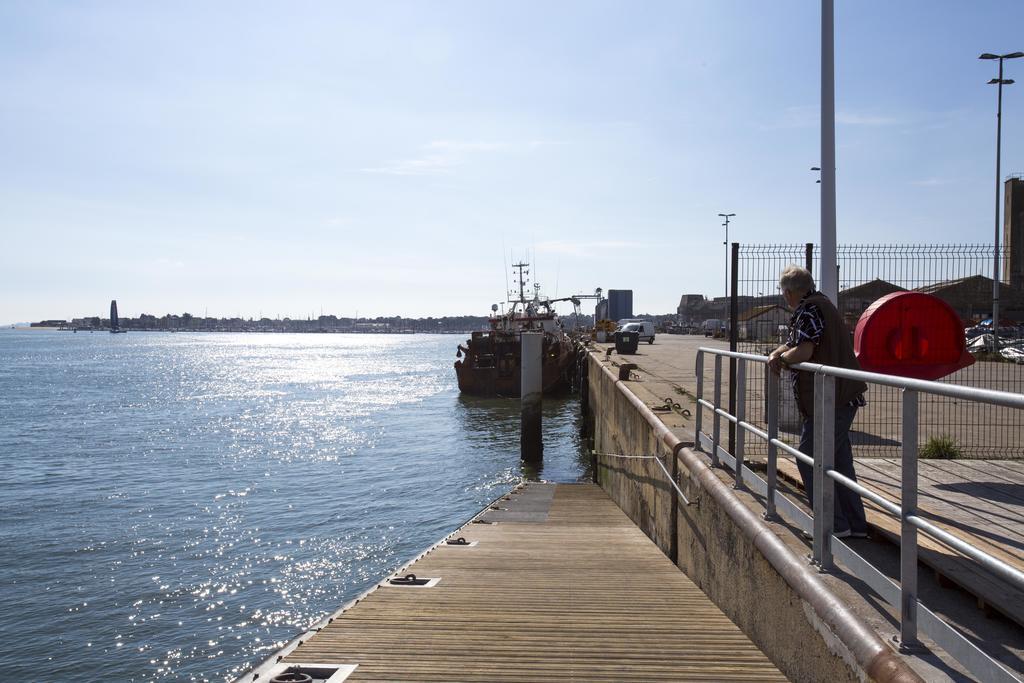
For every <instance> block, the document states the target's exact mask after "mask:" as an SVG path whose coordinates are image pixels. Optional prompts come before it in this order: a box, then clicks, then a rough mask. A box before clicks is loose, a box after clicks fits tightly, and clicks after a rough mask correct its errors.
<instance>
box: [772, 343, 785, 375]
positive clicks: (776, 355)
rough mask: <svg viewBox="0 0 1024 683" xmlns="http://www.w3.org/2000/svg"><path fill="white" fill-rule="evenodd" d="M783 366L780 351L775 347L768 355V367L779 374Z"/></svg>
mask: <svg viewBox="0 0 1024 683" xmlns="http://www.w3.org/2000/svg"><path fill="white" fill-rule="evenodd" d="M784 366H785V363H784V362H783V361H782V352H781V351H779V350H778V349H775V350H774V351H772V352H771V355H769V356H768V369H769V370H771V371H772V372H774V373H775V374H776V375H779V374H781V373H782V368H783V367H784Z"/></svg>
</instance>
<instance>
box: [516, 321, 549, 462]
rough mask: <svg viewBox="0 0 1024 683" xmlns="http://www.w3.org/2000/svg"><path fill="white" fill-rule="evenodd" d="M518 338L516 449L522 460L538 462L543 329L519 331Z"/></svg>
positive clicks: (541, 449) (540, 445)
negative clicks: (518, 413)
mask: <svg viewBox="0 0 1024 683" xmlns="http://www.w3.org/2000/svg"><path fill="white" fill-rule="evenodd" d="M520 339H521V342H520V345H519V349H520V353H519V358H520V363H521V370H520V372H521V374H520V384H519V395H520V401H521V406H520V410H521V419H520V425H521V433H520V439H519V444H520V452H521V456H522V459H523V460H525V461H527V462H539V461H540V460H541V458H542V457H543V454H544V442H543V440H542V438H541V406H542V399H541V396H542V393H543V374H544V372H543V365H544V357H543V349H544V333H543V332H523V333H522V335H521V337H520Z"/></svg>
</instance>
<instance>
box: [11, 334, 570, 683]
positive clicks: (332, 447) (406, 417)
mask: <svg viewBox="0 0 1024 683" xmlns="http://www.w3.org/2000/svg"><path fill="white" fill-rule="evenodd" d="M458 341H461V337H456V336H421V335H252V334H249V335H246V334H168V333H129V334H126V335H111V334H109V333H93V334H89V333H78V334H71V333H68V332H46V331H29V330H17V331H15V330H5V331H2V332H0V465H2V468H3V473H4V480H3V485H2V486H0V551H2V552H0V671H3V672H4V675H5V677H7V678H10V679H11V680H32V681H71V680H74V681H98V680H101V679H102V680H118V681H150V680H155V681H163V680H182V681H192V680H211V681H220V680H225V679H230V678H232V677H233V676H234V675H237V674H239V673H241V672H242V671H243V670H244V669H245V668H247V667H248V666H251V665H253V664H255V663H257V662H258V661H261V660H262V659H264V658H266V657H267V656H269V655H270V654H271V653H272V652H273V651H274V650H276V649H277V648H278V647H279V646H280V645H282V644H283V643H284V642H285V641H286V640H288V639H289V638H291V637H292V636H294V635H295V634H296V633H297V632H298V631H300V630H301V629H303V628H305V627H307V626H309V625H310V624H312V623H313V622H315V621H316V620H317V619H319V618H320V617H322V616H323V615H324V614H326V613H328V612H330V611H333V610H334V609H336V608H337V607H339V606H340V605H341V604H342V603H344V602H345V601H347V600H348V599H350V598H352V597H354V596H356V595H357V594H359V593H361V592H362V591H364V590H365V589H367V588H368V587H369V586H371V585H373V584H374V583H375V582H377V581H378V580H379V579H380V578H381V577H382V576H384V575H385V574H386V573H387V572H389V571H390V570H391V569H393V568H395V567H396V566H398V565H400V564H402V563H403V562H404V561H406V560H408V559H410V558H411V557H412V556H414V555H415V554H416V553H417V552H418V551H420V550H422V549H423V548H424V547H426V546H428V545H430V544H431V543H433V542H434V541H436V540H438V539H439V538H441V537H442V536H444V535H445V534H446V533H447V532H448V531H450V530H451V529H452V528H453V527H455V526H456V525H458V524H460V523H462V522H464V521H465V520H466V519H468V518H469V517H470V516H471V515H472V514H474V513H475V512H476V511H477V510H479V509H480V508H481V507H482V506H483V505H485V504H486V503H487V502H488V501H490V500H493V499H494V498H495V497H497V496H499V495H501V494H502V493H504V492H505V491H506V490H508V489H509V488H510V487H511V486H513V485H514V484H515V483H516V482H518V481H519V480H520V477H521V476H522V473H521V471H520V465H519V456H518V446H519V417H518V411H517V403H516V402H515V401H504V400H486V399H467V398H463V397H460V396H459V394H458V390H457V388H456V384H455V377H454V372H453V370H452V367H451V364H452V361H453V360H454V354H455V346H456V343H457V342H458ZM545 418H546V420H545V448H546V450H545V469H544V472H543V475H542V476H543V477H544V478H546V479H552V480H558V481H572V480H576V479H578V478H580V477H582V476H585V473H584V471H583V468H584V465H583V462H584V461H585V458H584V457H583V456H581V454H580V450H579V439H578V436H577V435H578V433H579V418H578V404H577V403H576V402H574V401H567V400H563V401H548V402H546V407H545Z"/></svg>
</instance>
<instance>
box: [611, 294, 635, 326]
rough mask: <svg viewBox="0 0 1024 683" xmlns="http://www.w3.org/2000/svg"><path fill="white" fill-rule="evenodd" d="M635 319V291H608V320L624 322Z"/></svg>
mask: <svg viewBox="0 0 1024 683" xmlns="http://www.w3.org/2000/svg"><path fill="white" fill-rule="evenodd" d="M632 317H633V290H632V289H609V290H608V320H622V319H623V318H632Z"/></svg>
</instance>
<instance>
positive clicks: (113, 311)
mask: <svg viewBox="0 0 1024 683" xmlns="http://www.w3.org/2000/svg"><path fill="white" fill-rule="evenodd" d="M127 331H128V330H122V329H121V321H120V320H118V317H117V299H111V300H110V333H111V334H123V333H125V332H127Z"/></svg>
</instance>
